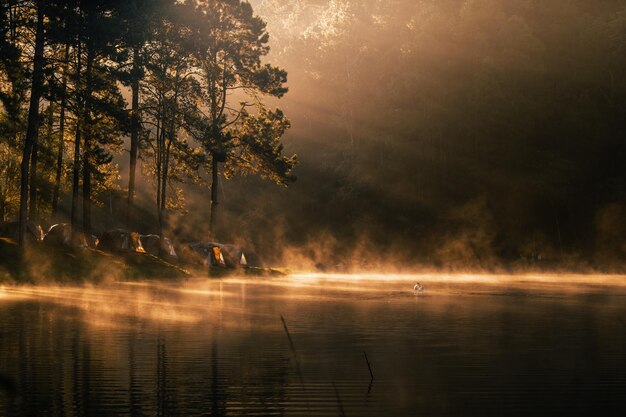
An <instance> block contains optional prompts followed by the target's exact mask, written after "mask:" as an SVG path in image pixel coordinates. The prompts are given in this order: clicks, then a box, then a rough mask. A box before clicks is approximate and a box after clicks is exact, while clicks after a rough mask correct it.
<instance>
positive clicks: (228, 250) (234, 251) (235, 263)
mask: <svg viewBox="0 0 626 417" xmlns="http://www.w3.org/2000/svg"><path fill="white" fill-rule="evenodd" d="M217 245H219V247H220V249H221V251H222V255H223V256H224V261H225V263H226V266H227V267H229V268H238V267H241V266H247V265H248V261H247V260H246V255H245V254H244V253H243V250H242V249H241V248H240V247H239V246H235V245H230V244H222V243H218V244H217Z"/></svg>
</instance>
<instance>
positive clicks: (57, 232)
mask: <svg viewBox="0 0 626 417" xmlns="http://www.w3.org/2000/svg"><path fill="white" fill-rule="evenodd" d="M17 235H18V225H17V222H11V223H4V224H2V225H1V226H0V236H6V237H10V238H13V239H17ZM27 238H28V239H29V240H32V241H43V242H44V243H45V244H47V245H50V246H54V247H66V248H78V249H85V248H88V247H92V248H97V249H99V250H102V251H104V252H109V253H125V252H129V253H130V252H134V253H149V254H151V255H154V256H160V257H163V258H166V259H170V260H177V259H178V258H179V256H178V254H177V252H176V250H175V249H174V245H173V244H172V242H171V241H170V239H168V238H161V237H160V236H159V235H154V234H148V235H140V234H139V233H137V232H130V231H127V230H124V229H114V230H109V231H106V232H104V233H103V234H102V236H100V238H97V237H96V236H90V237H89V239H87V237H86V236H85V235H84V234H83V233H72V226H71V225H70V224H68V223H59V224H55V225H52V226H51V227H50V228H49V229H48V232H47V233H44V232H43V229H42V228H41V226H40V225H38V224H36V223H34V222H28V226H27ZM181 249H182V255H183V258H184V259H185V260H188V261H191V262H193V263H197V264H201V265H205V266H213V267H228V268H236V267H239V266H246V265H247V260H246V256H245V254H244V253H243V250H242V249H241V248H239V247H237V246H235V245H229V244H222V243H215V242H196V243H189V244H186V245H184V246H183V247H182V248H181Z"/></svg>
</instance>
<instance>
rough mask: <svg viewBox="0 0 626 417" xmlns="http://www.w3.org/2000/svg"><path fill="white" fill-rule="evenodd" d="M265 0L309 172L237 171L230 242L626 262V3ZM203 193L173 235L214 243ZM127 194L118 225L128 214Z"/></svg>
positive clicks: (112, 213) (508, 264) (321, 263)
mask: <svg viewBox="0 0 626 417" xmlns="http://www.w3.org/2000/svg"><path fill="white" fill-rule="evenodd" d="M251 4H252V6H253V8H254V11H255V13H256V14H258V15H259V16H260V17H261V18H262V19H263V20H265V21H266V22H267V30H268V32H269V34H270V42H269V43H270V46H271V51H270V54H269V56H268V57H267V60H269V61H271V62H272V63H273V64H276V65H279V66H280V67H282V68H284V69H285V70H287V72H288V74H289V76H288V88H289V92H288V93H287V94H286V95H285V96H284V97H283V98H281V99H272V100H270V105H269V107H272V106H274V107H280V108H281V109H282V110H284V112H285V114H286V116H287V117H288V118H289V119H290V121H291V126H292V127H291V129H290V130H288V132H287V134H286V136H285V137H284V139H283V143H284V144H285V154H288V155H291V154H294V153H295V154H297V155H298V160H299V165H298V167H297V168H296V170H295V174H296V176H297V181H296V182H295V183H293V184H291V185H290V186H289V187H280V186H278V187H277V186H276V185H275V184H272V183H271V182H268V181H264V180H262V179H260V178H257V177H240V176H239V177H238V176H235V177H234V178H227V179H223V181H221V183H220V189H219V199H220V205H219V209H218V221H217V230H216V233H215V237H216V238H217V239H218V240H221V241H232V242H235V243H238V244H240V245H243V246H245V247H246V249H247V250H248V251H249V252H251V253H254V254H255V255H258V258H259V259H263V260H264V262H265V263H266V264H273V265H285V266H291V267H293V268H296V269H301V270H309V269H315V268H317V269H339V270H344V271H347V270H371V269H378V270H383V269H389V270H393V271H402V270H410V269H415V268H421V269H446V270H502V269H506V270H511V269H513V270H515V269H516V268H522V269H524V268H528V267H541V268H548V269H559V270H573V269H575V270H593V271H623V265H624V259H625V258H626V245H625V244H624V237H625V236H626V224H625V222H624V218H625V216H624V215H625V214H626V203H625V201H626V200H625V192H624V190H625V188H624V185H625V182H626V181H625V179H626V178H625V171H624V169H623V160H624V156H626V142H625V141H624V134H625V130H626V122H625V121H626V117H625V116H626V105H625V103H626V100H625V98H626V81H625V80H626V58H625V57H626V54H624V37H625V36H626V8H625V5H624V4H623V2H622V1H616V0H601V1H591V0H574V1H565V0H559V1H551V2H548V3H546V2H542V1H532V0H530V1H523V2H510V1H505V0H474V1H461V0H446V1H427V0H424V1H414V0H396V1H392V2H389V1H386V2H381V1H378V0H365V1H335V0H310V1H306V0H255V1H251ZM126 159H127V155H126V154H122V155H120V156H117V157H116V161H118V163H119V165H120V167H121V177H120V183H121V184H122V185H121V188H124V185H123V184H126V181H127V178H126V177H127V169H126V166H127V164H128V162H127V160H126ZM138 181H139V184H140V187H138V194H139V195H138V200H139V201H140V204H139V206H140V207H139V208H137V210H138V212H139V214H137V216H136V218H137V219H136V220H137V225H138V228H139V229H141V230H143V231H145V232H151V231H152V232H154V230H156V224H157V217H156V210H155V209H154V208H153V207H154V203H153V200H154V196H153V194H154V191H153V188H154V185H153V184H152V183H150V182H149V181H147V180H146V178H145V177H143V178H139V179H138ZM183 188H184V191H185V196H184V207H182V208H180V209H179V210H178V211H173V212H172V213H171V219H170V223H171V225H172V233H173V234H174V235H176V236H178V237H179V238H180V239H182V240H183V241H184V240H187V241H190V240H193V239H204V238H206V237H207V236H208V218H209V213H210V193H209V190H208V188H207V187H206V185H203V186H197V185H185V186H183ZM110 199H111V201H110V202H109V203H110V204H105V205H104V207H102V208H101V209H100V215H99V216H96V222H97V223H98V225H99V227H100V228H101V229H106V228H111V227H116V226H121V225H122V224H121V222H120V221H119V219H122V218H123V217H124V216H123V215H122V214H121V213H122V211H123V209H124V207H123V204H122V203H123V201H122V200H121V199H120V201H119V202H118V203H119V204H117V205H118V206H119V207H116V202H115V201H113V200H114V198H113V197H110Z"/></svg>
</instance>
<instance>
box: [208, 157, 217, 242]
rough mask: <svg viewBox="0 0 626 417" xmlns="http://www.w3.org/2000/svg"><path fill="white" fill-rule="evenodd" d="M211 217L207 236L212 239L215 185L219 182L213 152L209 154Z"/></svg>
mask: <svg viewBox="0 0 626 417" xmlns="http://www.w3.org/2000/svg"><path fill="white" fill-rule="evenodd" d="M211 158H212V160H211V218H210V220H209V236H210V237H211V238H212V239H214V238H215V236H214V234H215V222H216V221H217V187H218V182H219V172H218V169H219V165H218V164H219V162H218V160H217V155H216V153H215V152H213V153H212V154H211Z"/></svg>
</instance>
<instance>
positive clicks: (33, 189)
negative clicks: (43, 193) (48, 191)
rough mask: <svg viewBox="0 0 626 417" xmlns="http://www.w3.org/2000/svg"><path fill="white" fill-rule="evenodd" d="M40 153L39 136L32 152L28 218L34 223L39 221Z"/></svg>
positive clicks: (34, 141)
mask: <svg viewBox="0 0 626 417" xmlns="http://www.w3.org/2000/svg"><path fill="white" fill-rule="evenodd" d="M38 153H39V134H37V138H36V139H35V140H33V143H32V150H31V153H30V186H29V187H28V190H29V191H28V194H29V198H28V200H29V204H28V218H29V219H30V220H32V221H34V222H36V221H37V159H38V156H39V155H38Z"/></svg>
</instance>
